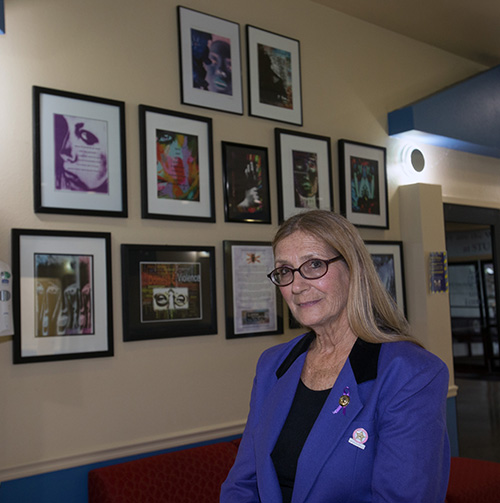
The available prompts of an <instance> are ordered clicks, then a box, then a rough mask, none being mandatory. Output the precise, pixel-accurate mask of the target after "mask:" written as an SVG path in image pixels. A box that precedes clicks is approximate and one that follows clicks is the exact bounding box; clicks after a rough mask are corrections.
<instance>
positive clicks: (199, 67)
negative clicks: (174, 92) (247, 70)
mask: <svg viewBox="0 0 500 503" xmlns="http://www.w3.org/2000/svg"><path fill="white" fill-rule="evenodd" d="M177 21H178V33H179V61H180V72H181V101H182V103H186V104H188V105H196V106H200V107H204V108H214V109H216V110H221V111H223V112H230V113H234V114H240V115H242V114H243V94H242V85H241V50H240V25H239V24H237V23H233V22H232V21H227V20H225V19H221V18H218V17H215V16H210V15H208V14H203V13H202V12H198V11H195V10H191V9H187V8H185V7H181V6H178V7H177Z"/></svg>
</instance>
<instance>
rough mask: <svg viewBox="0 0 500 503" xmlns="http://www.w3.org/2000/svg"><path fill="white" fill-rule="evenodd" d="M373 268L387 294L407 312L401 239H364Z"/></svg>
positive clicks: (403, 311) (404, 312) (402, 310)
mask: <svg viewBox="0 0 500 503" xmlns="http://www.w3.org/2000/svg"><path fill="white" fill-rule="evenodd" d="M365 244H366V247H367V248H368V251H369V253H370V255H371V257H372V259H373V263H374V265H375V269H376V270H377V273H378V275H379V277H380V280H381V281H382V284H383V285H384V286H385V288H386V290H387V291H388V293H389V295H390V296H391V297H392V298H393V300H394V301H395V302H396V304H397V305H398V307H399V309H400V310H401V312H402V313H403V314H405V315H406V314H407V307H406V288H405V274H404V259H403V243H402V241H365Z"/></svg>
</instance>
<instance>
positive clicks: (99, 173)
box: [59, 115, 108, 191]
mask: <svg viewBox="0 0 500 503" xmlns="http://www.w3.org/2000/svg"><path fill="white" fill-rule="evenodd" d="M64 118H65V120H66V123H67V126H68V132H67V134H66V137H65V138H64V142H63V145H62V148H61V151H60V152H59V155H60V156H61V159H62V160H63V166H64V176H65V178H66V184H67V187H66V188H70V189H71V190H87V191H92V190H95V189H97V188H99V187H100V186H101V185H102V184H103V183H104V182H105V181H106V180H107V178H108V153H107V146H108V143H107V124H106V122H104V121H101V120H95V119H82V118H80V117H71V116H68V115H66V116H64Z"/></svg>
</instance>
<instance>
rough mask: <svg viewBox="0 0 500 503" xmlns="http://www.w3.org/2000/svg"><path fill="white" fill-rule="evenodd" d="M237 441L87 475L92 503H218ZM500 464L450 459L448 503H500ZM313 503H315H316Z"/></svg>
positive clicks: (178, 452)
mask: <svg viewBox="0 0 500 503" xmlns="http://www.w3.org/2000/svg"><path fill="white" fill-rule="evenodd" d="M238 445H239V439H238V440H232V441H229V442H219V443H215V444H210V445H205V446H202V447H194V448H190V449H184V450H179V451H172V452H168V453H166V454H158V455H156V456H149V457H146V458H142V459H137V460H134V461H128V462H125V463H118V464H115V465H111V466H106V467H103V468H96V469H94V470H91V471H90V472H89V476H88V483H89V503H218V502H219V493H220V486H221V484H222V482H223V481H224V480H225V479H226V476H227V474H228V472H229V470H230V468H231V466H232V465H233V463H234V460H235V458H236V452H237V450H238ZM499 502H500V463H492V462H490V461H479V460H476V459H468V458H451V474H450V482H449V485H448V492H447V495H446V503H499ZM312 503H314V502H312Z"/></svg>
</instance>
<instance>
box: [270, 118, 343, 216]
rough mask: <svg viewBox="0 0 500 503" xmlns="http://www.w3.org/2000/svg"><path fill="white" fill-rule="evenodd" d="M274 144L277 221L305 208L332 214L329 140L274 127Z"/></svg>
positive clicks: (319, 136) (325, 137) (315, 135)
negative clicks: (323, 210)
mask: <svg viewBox="0 0 500 503" xmlns="http://www.w3.org/2000/svg"><path fill="white" fill-rule="evenodd" d="M275 143H276V175H277V181H278V217H279V222H280V223H282V222H283V221H284V220H286V219H287V218H289V217H291V216H292V215H294V214H295V213H299V212H302V211H305V210H307V209H325V210H330V211H332V210H333V190H332V189H333V186H332V157H331V141H330V138H329V137H327V136H321V135H317V134H311V133H303V132H299V131H291V130H288V129H279V128H276V129H275Z"/></svg>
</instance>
